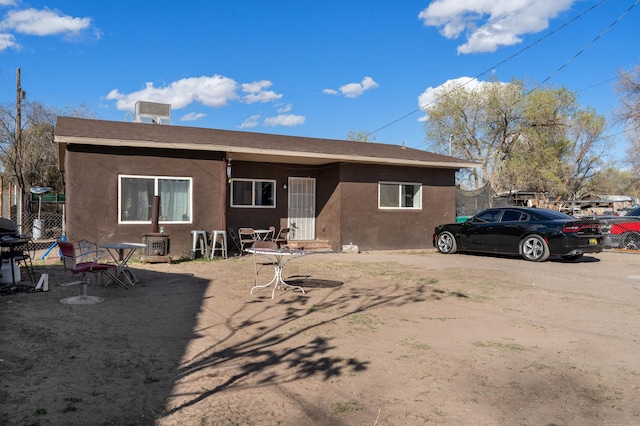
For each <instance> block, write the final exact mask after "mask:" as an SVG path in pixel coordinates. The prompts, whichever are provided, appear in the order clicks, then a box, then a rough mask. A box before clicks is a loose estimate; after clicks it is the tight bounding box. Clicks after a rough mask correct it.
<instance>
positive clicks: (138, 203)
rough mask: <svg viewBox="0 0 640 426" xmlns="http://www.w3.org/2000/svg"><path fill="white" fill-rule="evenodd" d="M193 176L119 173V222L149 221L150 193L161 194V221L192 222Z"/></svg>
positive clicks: (151, 204)
mask: <svg viewBox="0 0 640 426" xmlns="http://www.w3.org/2000/svg"><path fill="white" fill-rule="evenodd" d="M192 184H193V182H192V178H189V177H170V176H136V175H118V223H130V224H137V223H141V224H142V223H151V209H152V208H153V197H154V196H156V195H158V196H160V217H159V222H160V223H191V220H192V217H191V212H192V211H193V196H192V187H193V186H192Z"/></svg>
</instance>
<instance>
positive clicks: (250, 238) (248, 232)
mask: <svg viewBox="0 0 640 426" xmlns="http://www.w3.org/2000/svg"><path fill="white" fill-rule="evenodd" d="M238 238H239V239H240V256H242V255H243V254H244V249H245V247H252V246H253V244H254V243H255V242H256V241H258V238H257V237H256V232H255V231H254V229H253V228H240V229H238Z"/></svg>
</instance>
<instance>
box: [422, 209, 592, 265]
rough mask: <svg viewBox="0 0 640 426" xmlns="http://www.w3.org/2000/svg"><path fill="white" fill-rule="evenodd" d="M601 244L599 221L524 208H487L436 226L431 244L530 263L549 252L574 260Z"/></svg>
mask: <svg viewBox="0 0 640 426" xmlns="http://www.w3.org/2000/svg"><path fill="white" fill-rule="evenodd" d="M602 243H603V237H602V234H601V233H600V221H599V220H595V219H582V220H579V219H576V218H574V217H573V216H569V215H567V214H564V213H560V212H557V211H554V210H546V209H539V208H526V207H499V208H492V209H487V210H484V211H482V212H480V213H478V214H477V215H475V216H473V217H471V218H469V219H468V220H467V221H466V222H463V223H450V224H446V225H439V226H436V228H435V230H434V232H433V245H434V246H435V247H436V248H437V249H438V251H440V252H441V253H445V254H450V253H455V252H457V251H464V252H482V253H502V254H517V255H520V256H522V257H523V258H524V259H525V260H530V261H532V262H544V261H545V260H547V259H548V258H549V256H551V255H558V256H562V257H563V258H564V259H567V260H576V259H579V258H581V257H582V255H583V254H585V253H599V252H601V251H602V246H603V244H602Z"/></svg>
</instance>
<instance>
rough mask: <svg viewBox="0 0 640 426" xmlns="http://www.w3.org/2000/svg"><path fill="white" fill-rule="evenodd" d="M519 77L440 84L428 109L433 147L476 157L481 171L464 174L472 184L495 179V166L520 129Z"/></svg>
mask: <svg viewBox="0 0 640 426" xmlns="http://www.w3.org/2000/svg"><path fill="white" fill-rule="evenodd" d="M521 93H522V83H521V82H518V81H512V82H511V83H497V82H485V83H480V85H479V86H477V87H474V88H467V87H464V86H458V87H455V86H451V85H449V86H444V87H441V88H440V89H439V90H437V91H436V93H435V97H436V101H435V102H434V103H433V104H431V105H430V106H429V108H428V109H427V111H426V112H427V114H428V120H427V121H426V122H425V129H426V135H427V144H428V145H429V146H430V148H431V150H433V151H435V152H441V153H446V154H450V155H453V156H457V157H460V158H464V159H466V160H471V161H476V162H478V163H480V164H482V168H481V170H480V171H478V170H476V169H474V170H471V171H469V172H468V173H469V174H468V176H465V177H464V178H463V180H465V181H466V183H467V185H468V186H470V187H475V188H480V187H482V186H484V185H485V184H487V183H491V184H492V186H493V185H494V184H495V181H496V178H497V175H496V173H497V167H498V166H499V165H500V162H501V161H502V160H503V159H504V156H505V155H508V153H509V152H510V150H511V144H512V143H513V141H515V140H516V139H517V135H518V133H519V132H520V129H519V122H520V119H521V115H522V112H521V108H522V105H521V103H520V99H521Z"/></svg>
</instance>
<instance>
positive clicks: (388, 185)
mask: <svg viewBox="0 0 640 426" xmlns="http://www.w3.org/2000/svg"><path fill="white" fill-rule="evenodd" d="M378 208H380V209H422V184H421V183H406V182H378Z"/></svg>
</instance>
